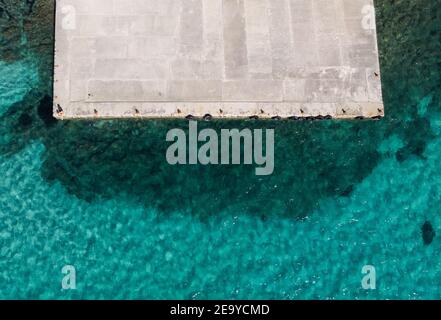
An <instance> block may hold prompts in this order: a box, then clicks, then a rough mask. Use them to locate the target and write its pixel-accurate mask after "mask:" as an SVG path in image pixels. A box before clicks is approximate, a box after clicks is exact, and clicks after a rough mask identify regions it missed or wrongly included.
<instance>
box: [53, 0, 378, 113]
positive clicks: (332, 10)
mask: <svg viewBox="0 0 441 320" xmlns="http://www.w3.org/2000/svg"><path fill="white" fill-rule="evenodd" d="M373 8H374V7H373V0H58V1H57V10H56V45H55V72H54V115H55V116H56V117H57V118H59V119H72V118H131V117H145V118H169V117H186V116H188V115H192V116H195V117H203V116H205V115H211V116H212V117H214V118H242V117H250V116H258V117H262V118H271V117H282V118H284V117H294V116H295V117H308V116H319V115H322V116H326V115H329V116H332V117H337V118H355V117H360V116H363V117H370V118H371V117H381V116H382V115H383V114H384V110H383V103H382V95H381V81H380V69H379V63H378V50H377V39H376V29H375V15H374V9H373Z"/></svg>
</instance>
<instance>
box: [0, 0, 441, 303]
mask: <svg viewBox="0 0 441 320" xmlns="http://www.w3.org/2000/svg"><path fill="white" fill-rule="evenodd" d="M37 3H38V0H37ZM392 3H393V5H392ZM376 5H377V14H378V18H377V20H378V21H377V24H378V29H379V30H378V32H379V43H380V50H381V64H382V75H383V90H384V100H385V104H386V112H387V116H386V118H385V119H383V120H382V121H375V122H371V121H358V122H344V121H322V122H264V123H261V122H255V121H245V122H219V121H215V122H210V123H203V124H200V126H201V127H214V128H228V127H238V128H243V127H256V128H275V135H276V150H275V163H276V167H275V172H274V174H273V175H272V176H269V177H257V176H255V175H254V167H246V166H243V167H240V166H226V167H225V166H224V167H203V166H185V167H171V166H169V165H168V164H167V162H166V161H165V150H166V148H167V144H166V143H165V135H166V132H167V130H168V129H170V128H174V127H183V128H185V127H186V126H187V123H186V122H185V121H173V122H170V121H165V122H160V121H156V122H153V121H150V122H138V121H137V122H135V121H132V122H127V121H109V122H55V121H51V119H50V118H49V117H48V116H47V114H48V110H49V111H50V107H51V106H50V99H45V98H44V96H45V95H46V94H47V92H50V82H51V80H50V78H49V77H47V74H46V73H47V70H48V69H50V68H51V66H50V64H49V65H48V63H47V61H48V60H49V57H50V56H51V51H50V49H43V50H36V49H35V43H34V44H32V45H31V44H30V45H29V46H30V48H29V52H30V53H29V54H27V55H26V57H23V56H22V55H17V57H14V59H11V58H10V57H9V56H10V54H9V53H10V50H11V48H10V47H8V57H9V58H8V59H6V55H5V57H4V59H3V62H0V173H1V175H0V298H3V299H12V298H19V299H29V298H38V299H41V298H43V299H48V298H55V299H70V298H84V299H94V298H98V299H105V298H110V299H114V298H123V299H130V298H141V299H145V298H150V299H173V298H174V299H181V298H183V299H206V298H208V299H212V298H222V299H236V298H242V299H250V298H253V299H259V298H262V299H308V298H318V299H354V298H357V299H378V298H398V299H422V298H428V299H437V298H441V286H440V285H439V281H440V280H439V279H441V258H440V257H441V240H440V239H441V238H440V237H439V235H441V215H440V207H441V206H440V205H441V183H440V182H441V170H440V169H441V112H440V111H441V105H440V101H441V99H440V98H441V80H440V79H441V71H440V70H441V43H440V42H441V38H440V35H441V5H440V3H439V1H438V2H437V1H429V0H419V1H398V2H397V1H386V0H383V1H377V2H376ZM0 11H1V10H0ZM13 23H14V22H13V21H9V20H7V19H0V26H2V28H0V32H3V35H4V34H5V33H6V31H8V32H10V30H9V29H8V27H10V25H11V24H13ZM47 23H50V21H48V22H47ZM19 30H20V29H19ZM17 32H22V33H23V32H25V33H26V31H17ZM28 32H29V31H28ZM25 35H26V34H25ZM28 36H29V35H28ZM0 43H4V42H3V41H0ZM43 48H46V47H45V46H43ZM16 50H17V51H18V50H23V48H22V45H21V46H20V48H17V49H16ZM1 51H2V48H0V52H1ZM0 57H2V55H1V54H0ZM24 114H28V115H30V116H29V117H27V116H24ZM425 221H429V222H430V223H431V225H432V226H433V228H434V230H435V232H436V236H435V238H434V239H433V242H432V243H430V244H428V245H425V244H424V242H423V238H422V232H421V227H422V225H423V224H424V222H425ZM68 264H70V265H74V266H75V267H76V269H77V287H78V288H77V290H75V291H63V290H61V279H62V277H63V274H62V273H61V268H62V267H63V266H65V265H68ZM366 264H370V265H374V266H375V267H376V271H377V289H376V290H373V291H366V290H364V289H362V288H361V283H360V281H361V278H362V276H363V275H362V274H361V268H362V267H363V266H364V265H366Z"/></svg>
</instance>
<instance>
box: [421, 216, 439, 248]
mask: <svg viewBox="0 0 441 320" xmlns="http://www.w3.org/2000/svg"><path fill="white" fill-rule="evenodd" d="M421 232H422V236H423V241H424V244H425V245H426V246H427V245H429V244H431V243H432V241H433V238H435V235H436V233H435V230H434V229H433V227H432V224H431V223H430V222H429V221H426V222H424V224H423V226H422V227H421Z"/></svg>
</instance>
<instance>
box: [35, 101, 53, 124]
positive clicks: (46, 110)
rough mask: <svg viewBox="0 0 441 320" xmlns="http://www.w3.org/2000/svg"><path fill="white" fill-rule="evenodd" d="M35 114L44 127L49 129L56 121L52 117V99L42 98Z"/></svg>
mask: <svg viewBox="0 0 441 320" xmlns="http://www.w3.org/2000/svg"><path fill="white" fill-rule="evenodd" d="M37 113H38V116H39V117H40V119H41V120H42V121H43V122H44V124H45V125H46V127H50V126H52V125H54V124H55V123H56V122H57V119H55V118H54V116H53V110H52V98H51V97H49V96H44V98H43V99H41V100H40V103H39V105H38V109H37Z"/></svg>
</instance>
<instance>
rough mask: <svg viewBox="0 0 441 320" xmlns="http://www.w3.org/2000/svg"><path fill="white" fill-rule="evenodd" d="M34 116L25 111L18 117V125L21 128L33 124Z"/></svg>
mask: <svg viewBox="0 0 441 320" xmlns="http://www.w3.org/2000/svg"><path fill="white" fill-rule="evenodd" d="M32 122H33V120H32V117H31V116H30V115H28V114H27V113H23V114H22V115H20V117H18V125H19V126H20V127H21V128H29V127H30V126H31V125H32Z"/></svg>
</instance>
